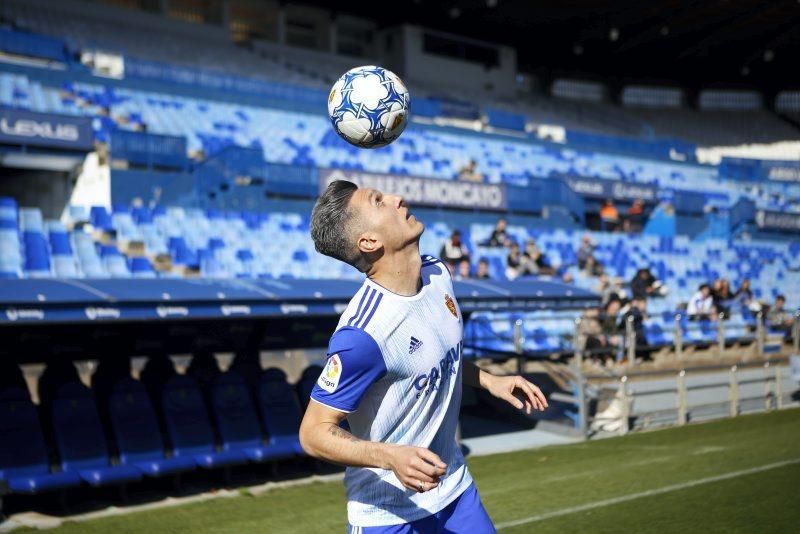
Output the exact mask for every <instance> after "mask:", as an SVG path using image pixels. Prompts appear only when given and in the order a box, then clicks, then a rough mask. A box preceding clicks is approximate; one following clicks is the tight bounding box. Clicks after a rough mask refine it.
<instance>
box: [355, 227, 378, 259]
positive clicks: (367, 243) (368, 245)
mask: <svg viewBox="0 0 800 534" xmlns="http://www.w3.org/2000/svg"><path fill="white" fill-rule="evenodd" d="M382 248H383V242H382V241H381V239H380V236H378V234H376V233H375V232H364V233H362V234H361V235H360V236H358V250H360V251H361V253H362V254H374V253H376V252H378V251H379V250H381V249H382Z"/></svg>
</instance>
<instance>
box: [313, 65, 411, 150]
mask: <svg viewBox="0 0 800 534" xmlns="http://www.w3.org/2000/svg"><path fill="white" fill-rule="evenodd" d="M410 103H411V97H410V96H409V94H408V89H406V86H405V85H404V84H403V81H402V80H401V79H400V77H399V76H397V75H396V74H395V73H393V72H392V71H389V70H386V69H384V68H381V67H375V66H372V65H368V66H364V67H356V68H354V69H350V70H348V71H347V72H345V73H344V74H343V75H342V77H341V78H339V79H338V80H337V81H336V83H335V84H333V87H332V88H331V93H330V95H329V96H328V116H329V117H330V118H331V124H333V129H334V130H336V133H338V134H339V135H340V136H341V137H342V138H343V139H344V140H345V141H347V142H348V143H350V144H353V145H355V146H357V147H361V148H378V147H382V146H386V145H388V144H389V143H391V142H392V141H394V140H395V139H397V138H398V137H400V134H401V133H403V130H405V129H406V124H407V122H408V112H409V104H410Z"/></svg>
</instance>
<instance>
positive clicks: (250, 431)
mask: <svg viewBox="0 0 800 534" xmlns="http://www.w3.org/2000/svg"><path fill="white" fill-rule="evenodd" d="M210 393H211V409H212V411H213V413H214V418H215V419H216V423H217V429H218V430H219V433H220V436H221V437H222V445H223V447H225V449H226V450H227V449H231V448H240V447H257V446H260V445H261V442H262V435H261V425H260V423H259V421H258V415H257V414H256V410H255V406H254V405H253V399H252V397H251V395H250V390H248V389H247V385H246V384H245V382H244V379H242V377H241V375H239V373H237V372H236V371H228V372H227V373H224V374H221V375H219V376H218V377H217V378H216V379H215V380H214V382H213V383H212V384H211V391H210Z"/></svg>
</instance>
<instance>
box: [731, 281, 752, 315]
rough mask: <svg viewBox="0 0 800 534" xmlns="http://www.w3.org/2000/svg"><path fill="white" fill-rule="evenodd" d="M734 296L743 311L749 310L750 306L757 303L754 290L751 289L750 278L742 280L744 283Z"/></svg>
mask: <svg viewBox="0 0 800 534" xmlns="http://www.w3.org/2000/svg"><path fill="white" fill-rule="evenodd" d="M733 298H734V300H735V302H737V303H738V304H739V308H740V309H741V310H742V311H744V310H749V309H750V307H751V306H752V305H753V304H755V301H754V300H753V290H752V289H750V279H749V278H745V279H744V280H742V284H741V285H740V286H739V289H737V290H736V293H734V294H733Z"/></svg>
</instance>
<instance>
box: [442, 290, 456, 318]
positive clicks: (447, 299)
mask: <svg viewBox="0 0 800 534" xmlns="http://www.w3.org/2000/svg"><path fill="white" fill-rule="evenodd" d="M444 303H445V304H446V305H447V309H448V310H450V313H452V314H453V317H455V318H456V319H458V312H457V311H456V303H455V302H453V299H452V298H450V295H447V294H445V296H444Z"/></svg>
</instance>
